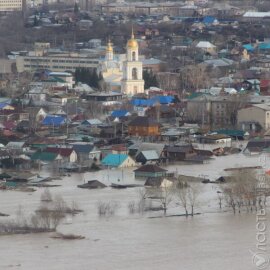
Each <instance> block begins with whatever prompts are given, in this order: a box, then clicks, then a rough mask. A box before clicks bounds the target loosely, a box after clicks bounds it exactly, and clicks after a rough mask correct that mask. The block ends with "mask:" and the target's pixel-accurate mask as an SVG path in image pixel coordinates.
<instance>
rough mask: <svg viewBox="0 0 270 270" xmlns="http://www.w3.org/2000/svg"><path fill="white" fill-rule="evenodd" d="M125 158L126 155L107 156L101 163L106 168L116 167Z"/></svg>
mask: <svg viewBox="0 0 270 270" xmlns="http://www.w3.org/2000/svg"><path fill="white" fill-rule="evenodd" d="M127 158H128V155H125V154H108V155H107V156H106V157H105V158H104V159H102V161H101V163H102V164H103V165H106V166H111V167H118V166H120V165H121V164H122V163H123V162H124V161H125V160H126V159H127Z"/></svg>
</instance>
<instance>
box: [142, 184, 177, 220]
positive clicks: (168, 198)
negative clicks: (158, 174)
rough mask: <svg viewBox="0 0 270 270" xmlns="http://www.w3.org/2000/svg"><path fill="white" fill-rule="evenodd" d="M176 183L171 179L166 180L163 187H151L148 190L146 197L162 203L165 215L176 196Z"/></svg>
mask: <svg viewBox="0 0 270 270" xmlns="http://www.w3.org/2000/svg"><path fill="white" fill-rule="evenodd" d="M174 192H175V188H174V184H173V183H172V182H170V181H165V183H164V185H162V186H161V187H151V188H148V189H147V190H146V194H147V195H146V197H147V198H149V199H151V200H154V201H157V202H159V203H160V204H161V207H162V209H163V213H164V216H165V215H166V213H167V209H168V206H169V204H170V203H171V202H172V200H173V197H174Z"/></svg>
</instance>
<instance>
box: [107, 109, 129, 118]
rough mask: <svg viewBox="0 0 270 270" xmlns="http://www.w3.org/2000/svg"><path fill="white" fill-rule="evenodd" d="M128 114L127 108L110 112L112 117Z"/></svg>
mask: <svg viewBox="0 0 270 270" xmlns="http://www.w3.org/2000/svg"><path fill="white" fill-rule="evenodd" d="M127 114H128V111H127V110H115V111H113V112H112V113H111V116H112V117H124V116H126V115H127Z"/></svg>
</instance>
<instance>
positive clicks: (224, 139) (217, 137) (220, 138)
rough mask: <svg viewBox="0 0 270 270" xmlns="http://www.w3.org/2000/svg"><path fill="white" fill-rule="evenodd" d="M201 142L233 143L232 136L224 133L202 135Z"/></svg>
mask: <svg viewBox="0 0 270 270" xmlns="http://www.w3.org/2000/svg"><path fill="white" fill-rule="evenodd" d="M199 141H200V143H209V144H216V143H222V144H224V143H225V144H226V145H228V146H229V145H231V143H232V138H231V137H230V136H227V135H223V134H209V135H206V136H202V137H200V138H199Z"/></svg>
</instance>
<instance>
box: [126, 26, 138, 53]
mask: <svg viewBox="0 0 270 270" xmlns="http://www.w3.org/2000/svg"><path fill="white" fill-rule="evenodd" d="M127 47H128V48H129V49H138V47H139V46H138V42H137V40H136V39H135V37H134V33H133V28H132V33H131V38H130V40H129V41H128V42H127Z"/></svg>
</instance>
